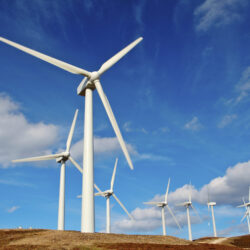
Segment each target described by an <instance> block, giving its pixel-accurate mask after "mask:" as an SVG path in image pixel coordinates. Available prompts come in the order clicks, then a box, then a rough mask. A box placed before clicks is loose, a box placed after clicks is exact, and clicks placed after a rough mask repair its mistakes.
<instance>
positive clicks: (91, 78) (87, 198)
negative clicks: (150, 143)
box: [0, 37, 143, 233]
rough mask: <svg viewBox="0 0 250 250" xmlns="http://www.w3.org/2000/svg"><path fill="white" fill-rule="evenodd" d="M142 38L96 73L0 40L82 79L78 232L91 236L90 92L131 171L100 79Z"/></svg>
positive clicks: (116, 55)
mask: <svg viewBox="0 0 250 250" xmlns="http://www.w3.org/2000/svg"><path fill="white" fill-rule="evenodd" d="M142 39H143V38H142V37H140V38H138V39H136V40H135V41H134V42H132V43H131V44H129V45H128V46H126V47H125V48H124V49H122V50H121V51H120V52H118V53H117V54H115V55H114V56H113V57H111V58H110V59H109V60H107V61H106V62H105V63H104V64H102V66H101V67H100V68H99V70H98V71H93V72H89V71H87V70H85V69H82V68H79V67H76V66H73V65H70V64H68V63H66V62H63V61H60V60H58V59H55V58H53V57H50V56H47V55H44V54H42V53H40V52H37V51H35V50H32V49H29V48H27V47H25V46H22V45H20V44H18V43H15V42H12V41H10V40H7V39H5V38H3V37H0V41H2V42H4V43H7V44H9V45H10V46H13V47H15V48H17V49H19V50H22V51H24V52H26V53H28V54H30V55H33V56H35V57H37V58H39V59H41V60H43V61H46V62H48V63H51V64H53V65H55V66H57V67H59V68H61V69H64V70H66V71H68V72H70V73H73V74H78V75H82V76H85V77H84V79H83V80H82V81H81V83H80V84H79V86H78V88H77V94H78V95H81V96H85V118H84V149H83V156H84V157H83V167H84V175H82V176H83V180H82V183H83V184H82V211H81V212H82V218H81V232H89V233H93V232H94V231H95V217H94V210H95V208H94V168H93V164H94V155H93V143H94V142H93V90H95V89H96V90H97V92H98V94H99V96H100V98H101V101H102V103H103V105H104V108H105V110H106V113H107V115H108V117H109V120H110V122H111V124H112V127H113V129H114V132H115V134H116V137H117V139H118V142H119V143H120V146H121V148H122V151H123V153H124V155H125V158H126V160H127V162H128V165H129V166H130V168H131V169H133V164H132V161H131V159H130V156H129V153H128V150H127V148H126V144H125V142H124V140H123V137H122V135H121V132H120V129H119V127H118V124H117V122H116V119H115V116H114V114H113V111H112V109H111V106H110V104H109V101H108V99H107V97H106V95H105V93H104V91H103V89H102V85H101V83H100V77H101V76H102V74H103V73H105V72H106V71H107V70H108V69H109V68H111V67H112V66H113V65H114V64H116V63H117V62H118V61H119V60H120V59H121V58H122V57H124V56H125V55H126V54H127V53H128V52H129V51H130V50H132V49H133V48H134V47H135V46H136V45H137V44H138V43H140V42H141V41H142Z"/></svg>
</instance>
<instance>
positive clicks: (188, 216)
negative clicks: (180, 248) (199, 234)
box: [187, 206, 193, 241]
mask: <svg viewBox="0 0 250 250" xmlns="http://www.w3.org/2000/svg"><path fill="white" fill-rule="evenodd" d="M187 221H188V239H189V240H190V241H192V240H193V239H192V231H191V222H190V215H189V206H187Z"/></svg>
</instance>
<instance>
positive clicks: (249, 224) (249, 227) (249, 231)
mask: <svg viewBox="0 0 250 250" xmlns="http://www.w3.org/2000/svg"><path fill="white" fill-rule="evenodd" d="M249 193H250V192H249ZM247 212H248V214H247V226H248V233H249V234H250V221H249V212H250V211H249V206H247Z"/></svg>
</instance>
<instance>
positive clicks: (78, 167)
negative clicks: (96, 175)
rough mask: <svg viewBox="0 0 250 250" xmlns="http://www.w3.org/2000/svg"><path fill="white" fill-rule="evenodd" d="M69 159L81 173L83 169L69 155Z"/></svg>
mask: <svg viewBox="0 0 250 250" xmlns="http://www.w3.org/2000/svg"><path fill="white" fill-rule="evenodd" d="M69 160H70V161H71V162H72V164H73V165H74V166H75V167H76V168H77V169H78V170H79V171H80V172H81V173H83V170H82V168H81V166H80V165H79V164H78V163H77V162H76V161H75V160H74V159H73V158H72V157H71V156H70V157H69Z"/></svg>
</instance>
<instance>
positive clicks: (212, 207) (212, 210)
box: [211, 206, 217, 237]
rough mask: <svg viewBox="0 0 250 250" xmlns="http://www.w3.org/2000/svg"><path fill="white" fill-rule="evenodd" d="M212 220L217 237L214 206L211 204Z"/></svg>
mask: <svg viewBox="0 0 250 250" xmlns="http://www.w3.org/2000/svg"><path fill="white" fill-rule="evenodd" d="M211 213H212V220H213V229H214V237H217V232H216V225H215V218H214V206H211Z"/></svg>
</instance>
